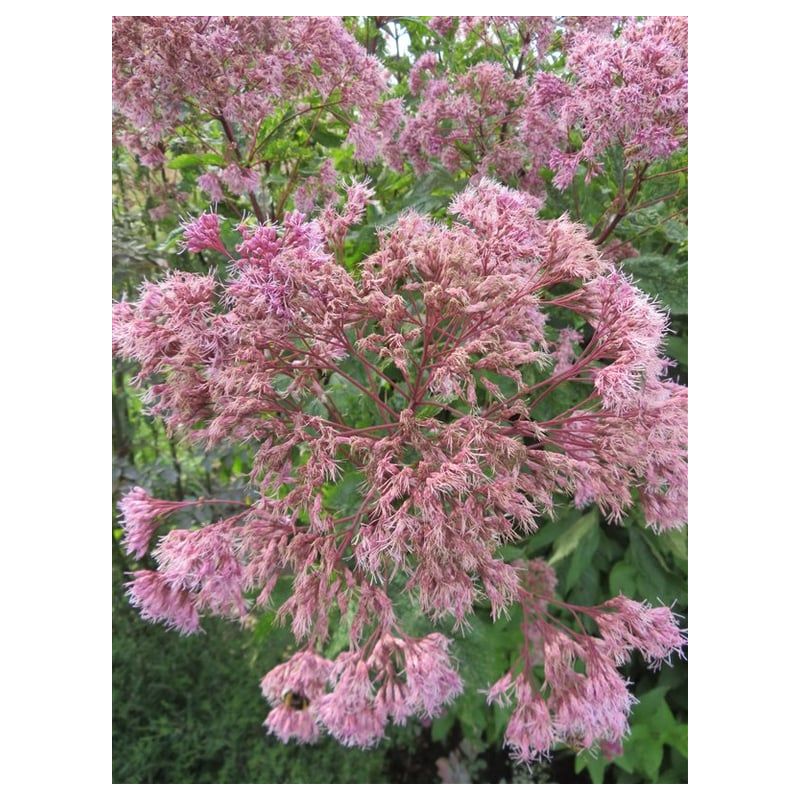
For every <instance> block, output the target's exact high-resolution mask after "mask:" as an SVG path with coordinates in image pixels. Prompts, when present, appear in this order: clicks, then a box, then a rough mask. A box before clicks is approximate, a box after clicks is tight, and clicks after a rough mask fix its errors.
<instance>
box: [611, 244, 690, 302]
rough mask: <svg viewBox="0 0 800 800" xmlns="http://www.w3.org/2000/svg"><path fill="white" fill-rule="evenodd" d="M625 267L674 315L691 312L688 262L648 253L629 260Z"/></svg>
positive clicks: (640, 286)
mask: <svg viewBox="0 0 800 800" xmlns="http://www.w3.org/2000/svg"><path fill="white" fill-rule="evenodd" d="M623 268H624V270H625V271H626V272H628V273H630V274H631V275H632V276H633V277H634V278H635V279H636V284H637V285H638V286H639V288H640V289H641V290H642V291H643V292H646V293H647V294H649V295H651V296H653V297H655V298H657V299H658V300H660V301H661V302H662V303H663V304H664V305H665V306H667V307H668V308H669V309H670V311H671V312H672V313H673V314H686V313H687V312H688V310H689V307H688V303H687V295H688V289H689V272H688V264H686V263H685V262H684V263H679V262H677V261H675V260H674V259H672V258H669V257H668V256H662V255H644V256H637V257H636V258H628V259H626V260H625V261H624V262H623Z"/></svg>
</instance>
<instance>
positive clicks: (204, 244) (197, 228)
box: [183, 211, 228, 255]
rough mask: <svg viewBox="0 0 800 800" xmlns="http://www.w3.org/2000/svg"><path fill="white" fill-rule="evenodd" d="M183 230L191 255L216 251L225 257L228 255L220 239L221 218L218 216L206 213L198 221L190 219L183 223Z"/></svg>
mask: <svg viewBox="0 0 800 800" xmlns="http://www.w3.org/2000/svg"><path fill="white" fill-rule="evenodd" d="M183 230H184V234H183V240H184V243H185V246H186V249H187V250H188V251H189V252H190V253H199V252H200V251H201V250H216V251H217V252H219V253H222V254H223V255H227V254H228V251H227V250H226V249H225V245H224V244H222V239H221V238H220V234H219V217H218V216H217V215H216V214H211V213H209V212H208V211H206V212H205V213H203V214H201V215H200V216H199V217H197V218H196V219H189V220H187V221H186V222H184V223H183Z"/></svg>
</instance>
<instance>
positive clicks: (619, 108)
mask: <svg viewBox="0 0 800 800" xmlns="http://www.w3.org/2000/svg"><path fill="white" fill-rule="evenodd" d="M567 75H568V76H569V79H567V77H566V76H565V77H558V76H556V75H554V74H552V73H540V74H539V75H538V76H537V79H536V81H535V83H534V85H533V87H532V90H531V92H530V94H529V96H528V98H527V101H526V105H525V111H524V112H523V123H522V126H521V129H520V132H521V135H522V138H523V140H525V141H526V143H527V144H528V145H529V146H531V147H539V146H540V145H541V128H542V121H543V119H555V120H557V127H558V128H560V129H561V130H564V131H566V130H569V129H575V130H577V131H579V132H580V135H581V146H580V148H579V149H577V150H575V151H574V152H570V151H567V150H565V149H563V148H562V149H560V150H553V151H552V152H551V155H550V166H551V167H552V168H553V169H554V170H555V171H556V175H555V177H554V179H553V182H554V183H555V185H556V186H557V187H559V188H561V189H563V188H565V187H566V186H568V185H569V184H570V183H571V181H572V179H573V177H574V176H575V172H576V170H577V167H578V164H580V163H584V164H586V165H587V178H588V177H591V175H593V174H595V173H596V172H598V171H600V170H601V169H602V157H603V154H604V152H605V151H606V150H607V148H609V147H610V146H612V145H621V146H622V148H623V150H624V152H625V157H626V159H627V160H628V161H629V162H631V163H635V162H644V163H646V162H649V161H653V160H655V159H658V158H665V157H666V156H668V155H670V154H671V153H672V152H673V151H675V150H677V149H678V147H680V146H681V145H682V144H684V143H685V141H686V136H687V130H688V20H687V18H686V17H651V18H648V19H647V20H645V21H644V22H643V23H639V22H637V21H635V20H627V21H626V22H625V23H624V24H623V25H622V28H621V31H620V33H619V36H617V37H616V38H615V37H610V36H608V34H607V33H601V34H600V35H598V34H597V33H596V31H594V30H593V29H585V30H581V31H579V32H577V33H575V34H574V35H573V36H571V37H569V40H568V45H567Z"/></svg>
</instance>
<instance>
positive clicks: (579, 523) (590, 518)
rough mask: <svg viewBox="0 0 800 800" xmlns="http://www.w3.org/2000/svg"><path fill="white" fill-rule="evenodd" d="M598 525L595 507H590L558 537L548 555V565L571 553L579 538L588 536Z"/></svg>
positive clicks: (578, 542) (579, 541)
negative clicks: (553, 548) (552, 551)
mask: <svg viewBox="0 0 800 800" xmlns="http://www.w3.org/2000/svg"><path fill="white" fill-rule="evenodd" d="M597 526H598V517H597V509H592V510H591V511H590V512H589V513H588V514H584V515H583V516H582V517H580V519H578V520H576V521H575V522H574V523H573V524H572V525H571V526H570V527H569V528H568V529H567V530H566V531H564V533H562V534H561V536H560V537H559V539H558V543H557V544H556V549H555V552H554V553H553V555H552V556H551V557H550V565H551V566H552V565H554V564H557V563H558V562H559V561H561V560H562V559H564V558H566V557H567V556H568V555H570V554H571V553H573V552H574V551H575V549H576V548H577V547H578V545H579V544H580V543H581V540H582V539H583V538H584V537H585V536H588V535H589V533H590V532H591V531H592V530H596V529H597Z"/></svg>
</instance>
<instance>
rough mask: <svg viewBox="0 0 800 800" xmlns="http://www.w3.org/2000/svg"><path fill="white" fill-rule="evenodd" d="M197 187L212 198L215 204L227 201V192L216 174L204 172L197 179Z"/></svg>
mask: <svg viewBox="0 0 800 800" xmlns="http://www.w3.org/2000/svg"><path fill="white" fill-rule="evenodd" d="M197 185H198V186H199V187H200V188H201V189H202V190H203V191H204V192H206V194H208V195H209V196H210V197H211V201H212V202H213V203H221V202H222V201H223V200H224V199H225V192H224V190H223V188H222V184H221V183H220V182H219V176H218V174H217V173H216V172H204V173H203V174H202V175H201V176H200V177H199V178H198V179H197Z"/></svg>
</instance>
